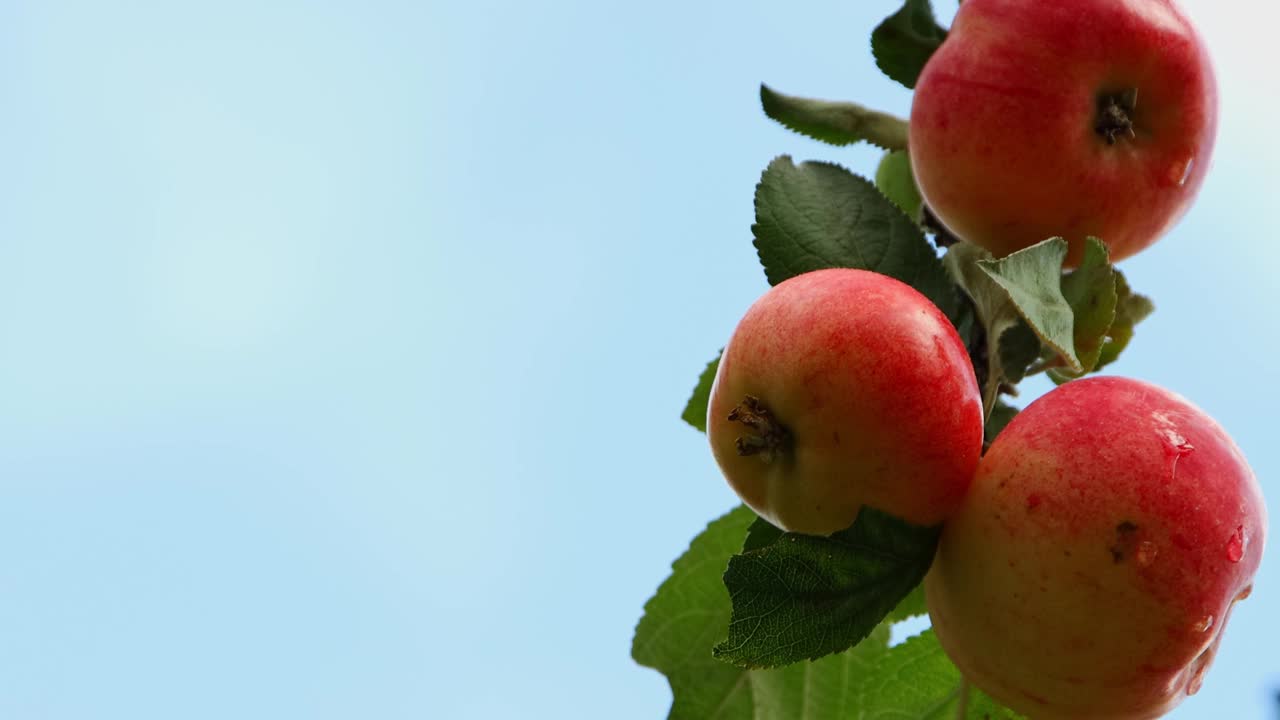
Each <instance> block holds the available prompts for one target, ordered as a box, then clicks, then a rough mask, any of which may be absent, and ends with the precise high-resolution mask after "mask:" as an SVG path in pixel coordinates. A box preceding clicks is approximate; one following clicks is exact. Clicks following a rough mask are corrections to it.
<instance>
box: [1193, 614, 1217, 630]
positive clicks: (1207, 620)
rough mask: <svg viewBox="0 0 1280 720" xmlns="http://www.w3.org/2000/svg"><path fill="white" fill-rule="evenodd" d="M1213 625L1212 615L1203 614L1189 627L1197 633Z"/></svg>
mask: <svg viewBox="0 0 1280 720" xmlns="http://www.w3.org/2000/svg"><path fill="white" fill-rule="evenodd" d="M1211 627H1213V616H1212V615H1205V616H1204V617H1202V618H1200V619H1199V620H1197V621H1195V622H1194V623H1192V625H1191V629H1192V630H1193V631H1195V632H1198V633H1204V632H1209V628H1211Z"/></svg>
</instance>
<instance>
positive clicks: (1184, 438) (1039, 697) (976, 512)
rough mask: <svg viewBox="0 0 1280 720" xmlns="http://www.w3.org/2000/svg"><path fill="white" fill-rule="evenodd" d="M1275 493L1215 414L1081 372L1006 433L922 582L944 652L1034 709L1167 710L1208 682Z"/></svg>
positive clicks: (1148, 388)
mask: <svg viewBox="0 0 1280 720" xmlns="http://www.w3.org/2000/svg"><path fill="white" fill-rule="evenodd" d="M1266 527H1267V520H1266V508H1265V506H1264V505H1263V500H1262V494H1261V491H1260V490H1259V488H1258V483H1257V481H1256V480H1255V478H1254V476H1253V472H1252V471H1251V470H1250V469H1249V466H1248V464H1247V463H1246V462H1245V459H1244V456H1243V455H1242V454H1241V453H1240V450H1239V449H1238V448H1237V447H1236V445H1235V443H1233V442H1232V441H1231V438H1229V437H1228V436H1227V434H1226V432H1224V431H1223V429H1222V428H1221V427H1219V426H1218V424H1217V423H1215V422H1214V421H1213V420H1212V419H1211V418H1209V416H1207V415H1205V414H1204V413H1203V412H1202V411H1201V410H1199V409H1198V408H1196V407H1195V406H1193V405H1191V404H1190V403H1188V402H1187V401H1186V400H1184V399H1182V398H1181V397H1179V396H1177V395H1175V394H1173V393H1171V392H1168V391H1166V390H1163V389H1161V388H1158V387H1155V386H1153V385H1149V384H1146V383H1142V382H1138V381H1136V380H1128V379H1124V378H1116V377H1106V378H1092V379H1086V380H1077V381H1075V382H1071V383H1068V384H1066V385H1063V386H1061V387H1059V388H1057V389H1055V390H1053V391H1051V392H1049V393H1048V394H1047V395H1045V396H1044V397H1042V398H1040V399H1039V400H1036V401H1035V402H1034V403H1032V404H1031V405H1030V406H1029V407H1028V408H1027V409H1026V410H1024V411H1022V413H1021V414H1019V415H1018V416H1017V417H1016V418H1014V420H1013V421H1012V422H1011V423H1010V424H1009V425H1008V426H1007V427H1006V428H1005V429H1004V431H1002V432H1001V433H1000V435H999V436H998V437H997V438H996V440H995V442H993V443H992V445H991V447H990V449H989V450H988V451H987V454H986V455H985V456H984V457H983V458H982V462H981V463H980V464H979V466H978V471H977V476H976V477H975V478H974V481H973V485H972V487H970V489H969V493H968V494H967V495H966V497H965V500H964V502H963V504H962V505H961V507H960V509H959V510H958V511H957V512H956V513H955V515H953V516H952V517H951V519H950V520H949V521H948V522H947V524H946V526H945V528H944V530H943V534H942V539H941V541H940V544H939V546H938V554H937V557H936V558H935V560H934V565H933V567H932V568H931V569H930V571H929V575H928V576H927V577H926V579H925V595H926V597H927V599H928V604H929V615H930V617H931V618H932V620H933V627H934V630H935V631H936V633H937V635H938V639H939V641H940V642H941V643H942V647H943V649H945V650H946V652H947V654H948V655H949V656H950V657H951V659H952V661H954V662H955V664H956V666H957V667H959V668H960V671H961V672H962V673H963V674H964V676H965V677H967V678H968V679H969V680H970V681H971V682H973V683H974V684H975V685H976V686H978V687H979V688H981V689H982V690H984V691H985V692H987V693H988V694H989V695H991V696H992V697H994V698H996V699H997V700H1000V701H1001V702H1003V703H1005V704H1006V705H1007V706H1009V707H1010V708H1012V709H1014V710H1016V711H1018V712H1021V713H1024V714H1026V715H1028V716H1030V717H1033V718H1036V720H1042V719H1047V720H1052V719H1054V718H1091V719H1095V720H1102V719H1105V718H1116V719H1121V718H1123V719H1129V718H1154V717H1158V716H1160V715H1162V714H1164V713H1166V712H1168V711H1169V710H1170V709H1172V708H1173V707H1174V706H1175V705H1177V704H1178V703H1179V702H1181V701H1182V699H1183V698H1184V697H1185V696H1186V695H1189V694H1192V693H1194V692H1196V691H1197V690H1198V689H1199V688H1200V683H1201V681H1202V679H1203V676H1204V673H1205V671H1206V670H1207V669H1208V666H1209V663H1210V661H1211V660H1212V659H1213V656H1214V653H1215V652H1216V650H1217V648H1218V643H1219V642H1220V641H1221V640H1222V633H1223V629H1224V628H1225V627H1226V624H1227V617H1228V615H1229V613H1230V612H1231V608H1232V606H1233V604H1234V603H1235V602H1236V601H1237V600H1241V599H1243V598H1244V597H1246V596H1247V595H1248V594H1249V591H1250V589H1251V587H1252V582H1253V575H1254V572H1255V571H1256V570H1257V569H1258V563H1259V562H1260V560H1261V558H1262V547H1263V543H1264V539H1265V536H1266Z"/></svg>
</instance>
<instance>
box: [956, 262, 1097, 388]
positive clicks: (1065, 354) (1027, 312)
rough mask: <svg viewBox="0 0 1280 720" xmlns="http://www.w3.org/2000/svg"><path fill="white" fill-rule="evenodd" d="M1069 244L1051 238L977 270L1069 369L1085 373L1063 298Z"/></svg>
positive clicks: (1071, 314) (1066, 304) (1070, 315)
mask: <svg viewBox="0 0 1280 720" xmlns="http://www.w3.org/2000/svg"><path fill="white" fill-rule="evenodd" d="M1066 256H1067V241H1066V240H1063V239H1062V238H1049V239H1048V240H1045V241H1043V242H1039V243H1036V244H1035V245H1032V246H1031V247H1028V248H1024V249H1022V250H1019V251H1018V252H1015V253H1011V254H1009V255H1006V256H1004V257H1002V258H1000V259H999V260H996V259H991V258H987V259H982V260H979V261H978V263H977V265H978V269H979V270H981V271H982V272H983V273H985V274H986V275H987V277H988V278H990V279H991V280H992V281H993V282H995V284H996V285H998V286H999V287H1000V288H1001V289H1002V290H1004V292H1005V293H1006V294H1007V296H1008V298H1009V302H1010V303H1011V304H1012V305H1013V308H1014V310H1015V311H1017V313H1018V314H1019V315H1021V316H1022V319H1023V320H1025V321H1026V323H1027V325H1029V326H1030V327H1031V329H1032V330H1034V331H1035V333H1036V335H1038V336H1039V337H1040V340H1041V341H1043V342H1044V343H1046V344H1048V345H1049V346H1050V347H1052V348H1053V350H1054V351H1055V352H1056V353H1057V354H1058V355H1059V356H1061V357H1062V359H1063V360H1064V361H1065V362H1066V363H1067V365H1068V367H1070V368H1071V369H1072V370H1074V371H1076V372H1081V371H1083V369H1084V368H1083V366H1082V365H1081V363H1080V359H1079V358H1077V357H1076V352H1075V334H1074V330H1073V327H1074V323H1075V318H1074V314H1073V312H1072V309H1071V305H1069V304H1068V303H1067V299H1066V298H1065V297H1063V295H1062V261H1063V260H1064V259H1065V258H1066Z"/></svg>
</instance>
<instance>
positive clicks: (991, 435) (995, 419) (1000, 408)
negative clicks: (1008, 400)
mask: <svg viewBox="0 0 1280 720" xmlns="http://www.w3.org/2000/svg"><path fill="white" fill-rule="evenodd" d="M1017 416H1018V408H1016V407H1013V406H1012V405H1006V404H1004V403H1003V402H1000V401H996V406H995V408H993V409H992V410H991V417H989V418H987V426H986V429H985V430H984V432H983V436H984V441H983V442H984V444H986V445H990V444H991V443H992V441H994V440H995V439H996V436H997V435H999V434H1000V431H1001V430H1004V428H1005V426H1006V425H1008V424H1009V423H1010V422H1012V421H1013V419H1014V418H1015V417H1017Z"/></svg>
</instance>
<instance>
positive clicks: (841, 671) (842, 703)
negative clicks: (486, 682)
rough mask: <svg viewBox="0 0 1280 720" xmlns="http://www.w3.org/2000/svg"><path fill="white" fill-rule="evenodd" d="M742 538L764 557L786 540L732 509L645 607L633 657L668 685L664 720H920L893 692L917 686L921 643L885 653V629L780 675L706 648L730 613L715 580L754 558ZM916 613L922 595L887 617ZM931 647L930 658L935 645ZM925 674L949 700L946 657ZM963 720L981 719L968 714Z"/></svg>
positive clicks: (950, 671)
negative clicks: (741, 556) (738, 559)
mask: <svg viewBox="0 0 1280 720" xmlns="http://www.w3.org/2000/svg"><path fill="white" fill-rule="evenodd" d="M748 529H750V530H748ZM744 535H748V536H750V537H754V538H755V540H754V541H755V542H756V543H757V544H758V545H759V546H760V547H764V546H767V545H769V544H771V543H772V542H776V541H777V540H779V539H781V538H782V537H783V535H784V534H783V533H782V531H780V530H778V529H777V528H774V527H773V526H771V525H769V524H768V523H765V522H763V521H760V520H757V519H756V517H755V515H754V514H752V512H751V511H750V510H748V509H747V508H745V507H738V508H737V509H735V510H733V511H732V512H730V513H728V514H726V515H724V516H723V517H721V518H719V519H717V520H715V521H713V522H712V523H711V524H710V525H708V526H707V529H706V530H705V531H703V532H702V533H701V534H700V535H698V537H696V538H694V540H693V542H692V543H690V545H689V549H688V550H687V551H686V552H685V553H684V554H683V555H681V556H680V558H679V559H677V560H676V561H675V563H674V564H673V565H672V570H673V572H672V575H671V577H669V578H668V579H667V580H666V581H665V582H663V583H662V585H661V586H660V587H659V588H658V592H657V593H656V594H655V595H654V596H653V598H652V599H650V600H649V602H648V603H646V604H645V614H644V617H642V618H641V620H640V623H639V625H638V626H637V627H636V634H635V639H634V641H633V643H632V647H631V654H632V657H633V658H635V660H636V662H638V663H640V664H641V665H643V666H645V667H650V668H654V669H656V670H658V671H659V672H661V673H663V674H664V675H666V677H667V681H668V682H669V683H670V685H671V689H672V695H673V700H672V704H671V711H670V713H669V714H668V718H669V719H670V720H706V719H708V718H712V719H715V720H793V719H794V718H796V717H797V708H801V707H803V708H805V709H806V710H805V715H804V717H810V718H815V719H825V718H868V719H869V718H881V719H883V720H888V718H905V717H925V716H921V715H903V714H900V711H901V710H902V709H903V708H902V707H900V705H899V703H900V702H901V700H902V694H903V689H902V688H901V687H899V686H900V685H901V684H903V683H904V682H905V683H911V682H913V679H914V678H915V677H916V675H915V670H914V669H913V670H910V671H908V670H906V669H905V668H906V664H909V663H911V662H916V661H917V660H918V656H919V654H920V653H919V652H918V648H919V646H920V645H921V643H920V641H919V640H911V641H908V644H907V645H900V646H898V647H897V648H892V649H891V648H889V625H888V623H884V624H881V625H879V626H877V627H876V628H875V629H874V630H872V631H871V633H870V634H869V635H868V637H867V638H866V639H865V640H863V641H862V642H861V643H859V644H858V645H857V647H854V648H852V649H850V650H847V651H845V652H842V653H840V654H837V655H828V656H827V657H824V658H822V659H821V660H817V661H814V662H803V663H794V664H791V665H788V666H786V667H784V668H778V669H772V670H744V669H742V668H739V667H735V666H733V665H729V664H727V663H723V662H720V661H719V660H716V659H714V658H713V657H712V655H711V648H712V645H713V644H714V642H715V640H716V639H717V638H718V637H719V635H720V634H721V633H723V631H724V628H725V627H726V626H727V625H728V623H729V618H730V613H731V610H730V601H729V595H728V594H727V593H726V592H725V590H724V585H723V584H722V580H721V575H722V574H723V572H724V569H725V567H726V565H727V564H728V563H729V558H730V557H731V556H732V555H733V554H734V553H735V552H737V551H738V548H739V547H742V548H743V550H744V551H746V550H748V549H749V548H750V545H751V541H748V543H747V546H743V536H744ZM907 603H911V604H910V605H907ZM917 608H919V609H922V608H923V593H922V591H921V590H920V589H919V586H917V588H916V590H915V591H914V592H912V593H911V594H910V595H909V596H908V598H907V600H906V601H905V602H904V606H903V607H900V608H898V609H896V610H895V611H894V612H893V615H892V617H893V618H898V617H901V618H905V617H910V616H912V615H917V614H920V613H919V612H918V611H917ZM904 647H905V648H907V650H905V651H904V650H902V648H904ZM933 647H934V649H935V651H936V643H935V644H934V646H933ZM923 669H924V670H927V671H928V672H929V673H930V676H929V677H924V678H921V679H922V681H924V682H931V683H934V684H941V683H944V682H950V683H951V686H950V687H949V688H947V689H945V690H942V691H940V692H939V693H938V694H939V696H940V697H944V696H946V695H947V693H952V694H954V693H955V691H956V688H957V687H958V686H957V682H958V681H957V678H958V677H959V673H958V672H957V671H956V669H955V668H954V667H953V666H951V665H950V662H949V661H948V660H947V659H946V657H945V656H944V655H941V653H940V652H936V655H931V656H930V657H929V658H928V662H927V664H926V665H925V666H924V667H923ZM887 670H892V672H886V671H887ZM908 672H909V673H910V674H908ZM914 707H915V706H914V705H912V706H907V709H911V708H914ZM971 707H973V705H972V703H971ZM969 717H971V718H975V720H976V718H979V717H981V716H980V715H974V714H972V712H971V713H970V715H969ZM992 717H1010V716H1005V715H993V716H992Z"/></svg>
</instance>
